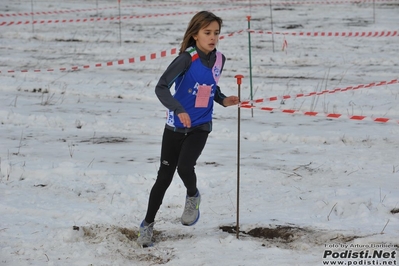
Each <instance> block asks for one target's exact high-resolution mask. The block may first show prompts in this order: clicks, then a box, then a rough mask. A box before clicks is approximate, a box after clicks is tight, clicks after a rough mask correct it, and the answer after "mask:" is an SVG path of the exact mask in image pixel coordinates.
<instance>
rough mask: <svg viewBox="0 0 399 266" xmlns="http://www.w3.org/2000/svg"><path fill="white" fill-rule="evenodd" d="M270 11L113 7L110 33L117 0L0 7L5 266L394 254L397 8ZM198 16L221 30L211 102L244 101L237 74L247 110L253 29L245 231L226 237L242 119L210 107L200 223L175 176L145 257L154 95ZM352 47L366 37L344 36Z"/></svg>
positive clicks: (233, 6) (280, 6) (363, 4)
mask: <svg viewBox="0 0 399 266" xmlns="http://www.w3.org/2000/svg"><path fill="white" fill-rule="evenodd" d="M269 3H270V2H269V1H201V2H195V1H193V2H188V1H174V2H169V1H167V2H166V1H133V0H130V1H123V0H122V1H121V3H120V6H121V9H120V10H121V15H122V18H121V24H119V19H118V16H119V9H118V6H119V5H118V2H117V1H103V0H99V1H94V0H93V1H85V0H83V1H60V0H53V1H50V0H43V1H39V0H33V1H27V0H26V1H22V0H15V1H10V0H2V1H1V3H0V25H1V26H0V54H1V57H0V58H1V59H0V71H1V73H0V79H1V85H0V91H1V93H0V121H1V125H0V139H1V141H0V143H1V144H0V160H1V162H0V265H12V266H14V265H158V264H165V265H279V266H284V265H301V266H302V265H327V264H325V263H326V262H327V263H329V262H338V261H343V262H344V263H346V265H347V264H348V263H349V262H351V263H358V264H357V265H360V264H359V263H360V260H344V259H342V260H339V259H330V260H324V259H323V254H324V252H325V251H326V250H333V251H334V252H342V251H345V250H348V249H343V248H342V247H341V246H340V245H343V244H348V245H350V244H353V245H364V246H363V248H360V249H352V250H355V251H356V250H370V252H371V251H372V250H380V249H384V250H385V251H387V252H388V251H389V252H392V251H397V250H398V245H399V240H398V239H399V214H398V212H399V159H398V148H399V124H398V121H399V85H398V83H397V79H398V78H399V74H398V69H399V68H398V64H399V63H398V62H399V45H398V43H399V34H398V33H397V31H398V30H399V29H398V25H399V2H398V1H393V0H392V1H390V0H381V1H375V2H373V1H329V2H326V1H315V2H308V1H306V2H305V1H303V2H302V1H284V2H282V1H273V2H272V4H273V7H272V12H271V11H270V5H269ZM32 6H33V11H34V15H33V17H32V15H31V14H30V12H31V11H32ZM200 10H209V11H213V12H215V14H217V15H219V16H221V17H222V18H223V19H224V26H223V28H222V36H223V38H222V39H221V40H220V42H219V50H221V51H222V52H223V53H224V54H225V55H226V57H227V59H228V61H227V63H226V66H225V70H224V73H223V75H222V78H221V80H220V86H221V88H222V90H223V92H224V93H225V94H226V95H233V94H237V84H236V79H235V78H234V76H235V75H237V74H243V75H244V76H245V78H244V80H243V84H242V92H241V95H242V100H246V99H249V98H250V79H249V73H250V72H249V56H248V53H249V52H248V50H249V49H248V33H247V31H246V29H247V28H248V22H247V17H246V16H248V15H250V16H251V29H252V30H254V31H255V32H254V33H253V34H251V47H252V76H253V79H252V84H253V85H252V87H253V97H254V99H265V101H264V102H263V103H262V104H256V108H254V109H253V115H252V113H251V111H250V110H248V109H244V108H242V109H241V154H240V162H241V164H240V166H241V170H240V176H241V185H240V226H241V227H240V230H241V231H242V232H241V234H240V239H236V237H235V233H234V232H232V231H233V230H232V229H234V227H235V221H236V207H237V206H236V205H237V204H236V180H237V108H236V107H230V108H223V107H220V106H215V115H214V130H213V132H212V133H211V135H210V137H209V140H208V143H207V146H206V147H205V150H204V152H203V154H202V156H201V157H200V159H199V161H198V165H197V175H198V185H199V189H200V191H201V194H202V204H201V219H200V221H199V222H198V224H196V225H195V226H193V227H184V226H182V225H181V224H180V220H179V219H180V216H181V213H182V209H183V205H184V198H185V189H184V186H183V184H182V182H181V180H180V179H179V177H178V176H177V175H176V177H175V179H174V181H173V183H172V185H171V187H170V188H169V190H168V191H167V194H166V197H165V200H164V203H163V205H162V206H161V209H160V212H159V213H158V216H157V218H156V226H155V230H156V236H155V237H156V240H157V243H156V245H155V247H153V248H148V249H142V248H139V247H138V246H137V244H136V243H135V239H136V235H137V229H138V225H139V223H140V222H141V220H142V219H143V218H144V215H145V211H146V208H147V200H148V194H149V190H150V189H151V186H152V184H153V182H154V180H155V178H156V172H157V169H158V166H159V155H160V145H161V136H162V131H163V128H164V122H165V120H164V119H165V108H164V107H163V106H162V105H161V104H160V103H159V101H158V100H157V98H156V97H155V94H154V88H155V85H156V83H157V81H158V78H159V77H160V75H161V74H162V72H163V71H164V69H165V68H166V67H167V66H168V64H169V63H170V62H171V61H172V60H173V58H174V57H175V56H176V55H173V54H172V51H173V49H174V48H179V45H180V42H181V38H182V36H183V34H184V31H185V29H186V26H187V23H188V22H189V20H190V19H191V17H192V16H193V15H194V14H195V12H198V11H200ZM67 11H68V12H67ZM176 12H179V13H176ZM271 14H272V16H273V30H274V31H275V32H276V34H273V35H272V34H269V33H268V32H270V31H271V30H272V29H271ZM155 15H156V16H155ZM57 19H58V20H62V19H66V20H67V21H66V22H54V21H55V20H57ZM83 19H88V20H90V19H93V20H94V21H88V22H82V21H81V20H83ZM32 20H33V21H36V23H34V24H33V23H32ZM119 26H120V27H119ZM300 32H305V33H309V35H310V36H298V35H294V34H293V33H300ZM316 32H318V33H328V32H333V33H339V34H338V35H339V36H335V34H333V36H322V35H321V34H318V35H317V36H315V33H316ZM355 32H360V33H366V35H368V34H369V33H370V32H371V33H372V34H371V35H372V37H353V36H352V37H343V36H342V33H346V34H348V33H355ZM387 32H391V33H389V34H388V33H387ZM278 33H286V34H278ZM305 35H306V34H305ZM326 35H327V34H326ZM375 35H377V36H378V37H377V36H375ZM273 40H274V43H273ZM284 40H285V41H286V44H287V46H284V49H282V47H283V44H284ZM273 44H274V51H273ZM161 51H165V54H164V55H165V56H162V57H161V56H159V55H160V54H161ZM152 53H156V54H157V56H156V58H155V59H150V57H149V56H150V55H151V54H152ZM144 56H145V58H144ZM129 58H134V59H135V62H134V63H127V61H128V59H129ZM140 58H141V59H142V60H141V61H140ZM118 60H123V61H119V63H120V64H115V62H118ZM107 62H114V64H113V66H107ZM96 64H101V67H96ZM84 66H85V67H84ZM61 68H65V69H66V70H65V71H64V70H62V69H61ZM51 69H54V71H51ZM390 81H393V82H390ZM388 83H391V84H388ZM375 84H379V86H374V85H375ZM358 85H361V86H360V87H358V89H353V87H355V86H358ZM347 87H351V89H348V90H344V88H347ZM337 88H339V89H340V90H337V91H336V92H334V91H335V89H337ZM323 90H327V93H320V92H321V91H323ZM312 92H319V95H313V96H307V97H296V96H297V95H298V94H301V93H303V94H305V95H306V94H309V93H312ZM284 95H290V96H291V98H289V99H285V100H282V98H283V96H284ZM269 97H277V99H278V100H276V101H268V100H267V99H268V98H269ZM261 107H270V108H271V109H272V110H273V112H268V111H264V110H261V109H260V108H261ZM285 109H289V110H294V111H295V112H294V114H287V113H285V112H283V110H285ZM305 112H315V113H314V114H316V113H317V115H316V116H307V115H304V114H305ZM328 114H341V116H340V118H327V115H328ZM353 116H364V117H365V119H364V120H363V121H357V120H354V119H353ZM378 117H384V118H389V120H388V121H387V122H375V121H374V120H375V119H376V118H378ZM222 229H225V230H222ZM226 231H230V233H229V232H226ZM250 232H252V236H251V235H250ZM257 236H260V237H257ZM372 244H377V245H382V246H383V248H371V246H370V245H372ZM334 245H338V246H334ZM368 245H369V246H368ZM365 262H368V263H371V262H372V259H371V258H367V259H366V260H365ZM377 262H378V263H389V262H390V263H391V264H379V265H396V264H393V263H397V258H396V257H395V258H389V259H380V260H378V261H377ZM328 265H330V264H328Z"/></svg>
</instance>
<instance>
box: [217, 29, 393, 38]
mask: <svg viewBox="0 0 399 266" xmlns="http://www.w3.org/2000/svg"><path fill="white" fill-rule="evenodd" d="M248 31H249V32H251V33H255V34H276V35H284V36H287V35H291V36H306V37H395V36H399V31H397V30H395V31H384V30H383V31H355V32H351V31H349V32H273V31H263V30H239V31H236V32H232V33H229V34H227V35H226V36H227V37H231V36H234V35H237V34H242V33H245V32H248ZM223 38H224V36H220V37H219V39H223Z"/></svg>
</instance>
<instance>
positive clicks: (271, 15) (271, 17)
mask: <svg viewBox="0 0 399 266" xmlns="http://www.w3.org/2000/svg"><path fill="white" fill-rule="evenodd" d="M272 9H273V8H272V0H270V27H271V30H272V46H273V53H274V29H273V12H272Z"/></svg>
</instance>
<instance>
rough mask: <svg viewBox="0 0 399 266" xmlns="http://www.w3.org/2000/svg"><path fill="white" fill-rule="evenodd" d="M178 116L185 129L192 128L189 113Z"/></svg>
mask: <svg viewBox="0 0 399 266" xmlns="http://www.w3.org/2000/svg"><path fill="white" fill-rule="evenodd" d="M177 116H178V117H179V119H180V122H181V123H182V124H183V126H184V127H187V128H190V127H191V119H190V116H189V115H188V114H187V113H180V114H178V115H177Z"/></svg>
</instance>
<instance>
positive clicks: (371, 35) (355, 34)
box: [0, 30, 399, 97]
mask: <svg viewBox="0 0 399 266" xmlns="http://www.w3.org/2000/svg"><path fill="white" fill-rule="evenodd" d="M244 32H247V30H239V31H236V32H232V33H228V34H226V35H221V36H220V37H219V39H220V40H223V39H225V38H226V37H233V36H235V35H237V34H241V33H244ZM259 32H262V33H264V32H263V31H259ZM383 33H384V34H385V36H399V34H398V31H393V32H392V31H381V32H378V31H377V32H368V33H366V32H355V33H350V32H349V33H337V36H345V37H358V36H359V37H363V36H367V37H382V36H384V34H383ZM281 34H285V33H281ZM290 34H292V35H295V36H297V34H296V33H290ZM306 36H309V35H306ZM318 36H321V35H318ZM323 36H327V35H323ZM172 50H176V48H173V49H172ZM165 52H166V51H162V52H161V56H157V57H155V58H159V57H164V56H162V54H165ZM166 53H167V52H166ZM156 54H157V53H152V54H151V56H150V57H149V58H150V59H155V58H153V55H156ZM171 54H175V53H171ZM142 58H146V56H140V59H139V60H136V61H145V60H146V59H144V60H142ZM126 60H127V61H129V63H131V62H130V61H131V60H134V58H133V59H132V58H129V59H122V60H118V61H117V63H112V62H107V63H102V64H101V63H100V64H96V65H95V67H101V66H112V65H121V64H124V63H119V62H125V61H126ZM133 62H135V61H133ZM82 68H84V69H85V68H91V67H90V66H83V67H77V66H73V67H71V68H59V69H58V70H60V71H67V70H77V69H82ZM32 71H33V72H51V71H55V69H53V68H50V69H47V70H38V69H36V70H18V71H17V70H6V71H4V70H3V71H2V70H1V69H0V74H1V73H16V72H32ZM296 97H298V96H296Z"/></svg>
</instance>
